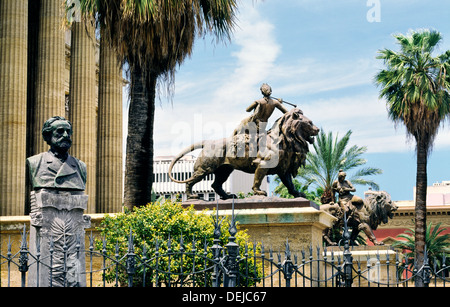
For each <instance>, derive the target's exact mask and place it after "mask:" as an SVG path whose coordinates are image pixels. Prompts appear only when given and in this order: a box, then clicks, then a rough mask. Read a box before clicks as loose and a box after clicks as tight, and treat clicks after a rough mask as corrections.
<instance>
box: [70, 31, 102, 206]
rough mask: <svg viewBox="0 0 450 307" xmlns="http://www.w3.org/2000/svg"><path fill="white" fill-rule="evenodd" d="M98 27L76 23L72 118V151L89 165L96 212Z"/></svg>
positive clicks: (88, 185)
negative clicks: (74, 131)
mask: <svg viewBox="0 0 450 307" xmlns="http://www.w3.org/2000/svg"><path fill="white" fill-rule="evenodd" d="M95 44H96V40H95V31H94V26H93V25H91V24H88V25H85V23H84V22H73V23H72V40H71V58H70V89H69V114H70V115H69V120H70V121H71V122H72V124H73V125H74V126H76V127H77V133H76V134H74V135H73V137H72V141H73V144H72V147H71V150H70V152H71V155H73V156H76V157H79V159H80V160H83V161H84V162H85V163H86V166H87V173H88V174H91V175H90V176H89V177H88V178H87V183H86V194H87V195H89V204H88V208H87V212H88V213H95V195H96V192H95V191H96V176H95V169H96V155H97V142H98V140H97V131H96V130H97V95H96V75H95V70H96V63H95V47H96V45H95Z"/></svg>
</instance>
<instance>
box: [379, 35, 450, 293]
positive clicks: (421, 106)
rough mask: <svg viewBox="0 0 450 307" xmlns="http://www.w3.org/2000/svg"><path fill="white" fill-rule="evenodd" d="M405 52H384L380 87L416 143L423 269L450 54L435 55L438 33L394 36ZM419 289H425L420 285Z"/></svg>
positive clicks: (447, 110)
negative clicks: (430, 163) (430, 178)
mask: <svg viewBox="0 0 450 307" xmlns="http://www.w3.org/2000/svg"><path fill="white" fill-rule="evenodd" d="M394 37H395V39H396V40H397V43H398V44H399V46H400V51H399V52H395V51H392V50H389V49H383V50H380V51H379V56H377V58H378V59H381V60H383V61H384V64H385V66H386V69H383V70H381V71H380V72H379V73H378V74H377V75H376V76H375V81H376V83H377V84H378V85H379V86H380V87H381V90H380V98H384V99H386V104H387V109H388V115H389V118H390V119H391V120H393V121H394V122H395V123H403V124H404V125H405V127H406V131H407V135H408V136H410V137H411V136H412V137H414V139H415V141H416V154H417V173H416V204H415V236H416V239H415V240H416V241H415V244H416V247H415V252H416V261H417V263H418V265H422V264H423V260H424V247H425V227H426V199H427V159H428V156H429V154H430V152H431V149H432V145H433V142H434V138H435V136H436V135H437V133H438V129H439V127H440V125H441V123H442V121H443V120H444V119H445V118H449V117H450V95H449V89H450V75H449V72H450V50H449V51H446V52H444V53H443V54H441V55H436V56H435V55H433V52H434V50H435V48H436V47H437V46H438V44H439V42H440V41H441V39H442V36H441V34H440V33H439V32H437V31H430V30H420V31H417V32H415V31H411V32H410V33H409V34H408V35H402V34H398V35H394ZM416 286H422V285H421V284H418V283H417V281H416Z"/></svg>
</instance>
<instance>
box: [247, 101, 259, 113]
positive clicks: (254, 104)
mask: <svg viewBox="0 0 450 307" xmlns="http://www.w3.org/2000/svg"><path fill="white" fill-rule="evenodd" d="M257 106H258V101H254V102H253V103H252V104H251V105H250V106H249V107H248V108H247V109H246V111H247V112H251V111H252V110H253V109H255V108H256V107H257Z"/></svg>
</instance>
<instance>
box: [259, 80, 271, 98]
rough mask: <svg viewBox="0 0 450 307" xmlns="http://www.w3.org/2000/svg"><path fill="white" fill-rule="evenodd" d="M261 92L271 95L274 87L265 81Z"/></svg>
mask: <svg viewBox="0 0 450 307" xmlns="http://www.w3.org/2000/svg"><path fill="white" fill-rule="evenodd" d="M261 93H262V94H263V95H264V96H270V95H271V94H272V88H271V87H270V85H269V84H267V83H264V84H263V85H261Z"/></svg>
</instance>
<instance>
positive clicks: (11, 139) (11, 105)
mask: <svg viewBox="0 0 450 307" xmlns="http://www.w3.org/2000/svg"><path fill="white" fill-rule="evenodd" d="M27 40H28V0H14V1H11V0H0V144H1V145H0V153H1V157H0V216H11V215H24V208H25V159H26V119H27V50H28V45H27Z"/></svg>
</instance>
